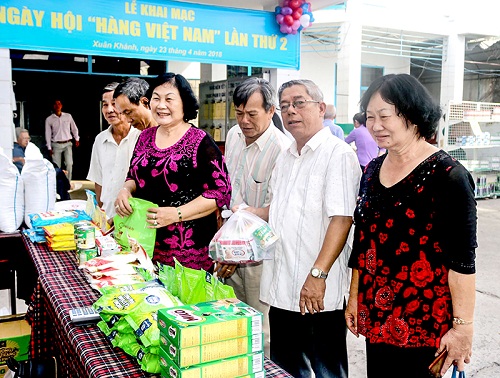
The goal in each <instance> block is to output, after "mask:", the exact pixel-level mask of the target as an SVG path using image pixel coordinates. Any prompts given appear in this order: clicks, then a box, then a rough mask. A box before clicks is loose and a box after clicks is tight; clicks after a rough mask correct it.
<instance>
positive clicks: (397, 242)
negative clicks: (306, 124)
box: [345, 74, 477, 378]
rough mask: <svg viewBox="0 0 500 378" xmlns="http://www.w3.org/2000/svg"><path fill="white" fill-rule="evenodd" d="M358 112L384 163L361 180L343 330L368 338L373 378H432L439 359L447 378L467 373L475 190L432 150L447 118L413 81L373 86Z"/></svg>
mask: <svg viewBox="0 0 500 378" xmlns="http://www.w3.org/2000/svg"><path fill="white" fill-rule="evenodd" d="M361 110H362V111H364V112H366V116H367V120H366V127H367V129H368V130H369V131H370V133H371V134H372V135H373V137H374V138H375V140H376V141H377V143H378V145H379V147H383V148H386V149H387V154H385V155H382V156H379V157H377V158H375V159H374V160H372V161H371V162H370V163H368V165H367V166H366V168H365V172H364V174H363V178H362V181H361V186H360V191H359V196H358V203H357V207H356V211H355V215H354V221H355V237H354V245H353V252H352V254H351V257H350V260H349V266H350V267H351V268H352V280H351V289H350V296H349V302H348V306H347V310H346V314H345V318H346V323H347V326H348V328H349V329H350V331H351V332H352V333H353V334H354V335H356V336H358V335H360V334H361V335H364V336H365V337H366V356H367V372H368V377H400V376H401V375H402V374H403V375H404V376H405V377H415V378H417V377H418V378H421V377H426V376H428V366H429V364H430V363H431V362H432V361H433V359H434V357H435V356H436V355H437V354H438V353H439V352H440V351H443V350H447V351H448V356H447V358H446V360H445V362H444V366H443V368H442V370H441V374H442V375H444V374H445V372H446V370H448V368H449V367H450V365H451V364H452V363H454V364H457V366H458V370H459V371H463V370H464V364H465V363H469V362H470V358H471V351H472V335H473V320H474V302H475V248H476V247H477V242H476V227H477V216H476V215H477V213H476V201H475V199H474V181H473V179H472V177H471V175H470V174H469V172H468V171H467V170H466V169H465V168H464V167H463V166H462V165H461V164H460V163H459V162H458V161H457V160H455V159H453V158H452V157H450V156H449V155H448V154H447V153H446V152H444V151H442V150H439V149H438V148H436V147H435V146H433V145H431V144H430V143H428V142H427V140H426V139H427V138H429V137H431V136H432V135H433V134H434V132H435V130H436V127H437V125H438V122H439V119H440V118H441V110H440V108H439V105H438V104H437V103H436V102H434V100H433V99H432V97H431V96H430V94H429V93H428V92H427V90H426V89H425V87H424V86H423V85H421V84H420V83H419V81H418V80H417V79H415V78H414V77H412V76H410V75H406V74H399V75H394V74H392V75H386V76H383V77H381V78H379V79H376V80H375V81H374V82H373V83H372V84H371V85H370V87H369V88H368V90H367V91H366V92H365V94H364V95H363V97H362V99H361ZM388 356H390V369H388V366H389V365H388V362H387V361H388V360H387V358H388Z"/></svg>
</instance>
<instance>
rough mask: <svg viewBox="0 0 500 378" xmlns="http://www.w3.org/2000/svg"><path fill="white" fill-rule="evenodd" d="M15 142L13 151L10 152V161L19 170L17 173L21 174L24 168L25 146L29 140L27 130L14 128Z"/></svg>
mask: <svg viewBox="0 0 500 378" xmlns="http://www.w3.org/2000/svg"><path fill="white" fill-rule="evenodd" d="M16 140H17V142H14V150H13V151H12V161H13V163H14V165H15V166H16V167H17V169H19V173H21V171H22V169H23V167H24V153H25V152H26V146H27V145H28V143H29V141H30V140H31V138H30V134H29V132H28V130H26V129H23V128H21V127H16Z"/></svg>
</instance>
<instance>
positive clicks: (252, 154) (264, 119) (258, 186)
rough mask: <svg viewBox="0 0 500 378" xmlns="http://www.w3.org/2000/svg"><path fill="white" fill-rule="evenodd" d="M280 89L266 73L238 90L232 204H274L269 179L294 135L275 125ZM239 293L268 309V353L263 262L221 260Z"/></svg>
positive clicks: (230, 141) (230, 147)
mask: <svg viewBox="0 0 500 378" xmlns="http://www.w3.org/2000/svg"><path fill="white" fill-rule="evenodd" d="M275 97H276V92H275V91H274V89H273V87H272V86H271V84H270V83H269V82H268V81H266V80H264V79H261V78H255V77H252V78H249V79H247V80H245V81H244V82H243V83H241V84H240V85H238V86H237V87H236V89H235V90H234V93H233V102H234V107H235V113H236V119H237V120H238V124H237V125H234V126H233V127H232V128H231V129H230V130H229V132H228V134H227V137H226V148H225V151H226V152H225V156H226V164H227V169H228V171H229V177H230V178H231V187H232V195H231V207H232V208H234V207H238V206H240V205H242V204H245V205H249V206H251V207H254V208H262V207H264V206H269V203H270V200H271V198H270V193H269V181H270V180H271V174H272V171H273V168H274V165H275V163H276V159H277V158H278V156H279V155H280V154H281V152H282V151H283V150H285V149H286V148H287V147H288V146H289V145H290V143H291V140H290V139H288V137H287V136H286V135H285V134H284V133H283V132H281V131H280V130H279V129H278V128H277V127H274V126H273V115H274V114H275V113H274V111H275V109H276V106H275V103H276V100H275ZM215 270H216V271H217V275H218V276H219V277H222V278H226V283H227V284H228V285H230V286H232V287H233V288H234V292H235V293H236V296H237V297H238V299H240V300H241V301H243V302H245V303H247V304H249V305H250V306H252V307H254V308H256V309H257V310H259V311H261V312H262V313H263V314H264V321H263V331H264V352H265V355H266V356H267V357H269V355H270V354H269V317H268V312H269V306H268V305H266V304H265V303H262V302H261V301H260V300H259V296H260V281H261V276H262V263H250V264H239V265H234V264H221V263H219V264H217V266H216V268H215Z"/></svg>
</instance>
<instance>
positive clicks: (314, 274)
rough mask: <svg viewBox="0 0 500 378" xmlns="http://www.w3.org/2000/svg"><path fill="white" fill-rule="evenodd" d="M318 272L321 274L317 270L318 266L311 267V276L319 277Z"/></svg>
mask: <svg viewBox="0 0 500 378" xmlns="http://www.w3.org/2000/svg"><path fill="white" fill-rule="evenodd" d="M320 274H321V273H320V272H319V269H318V268H313V269H311V276H313V277H316V278H317V277H319V275H320Z"/></svg>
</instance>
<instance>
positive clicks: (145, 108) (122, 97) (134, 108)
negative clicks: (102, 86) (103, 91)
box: [113, 77, 158, 131]
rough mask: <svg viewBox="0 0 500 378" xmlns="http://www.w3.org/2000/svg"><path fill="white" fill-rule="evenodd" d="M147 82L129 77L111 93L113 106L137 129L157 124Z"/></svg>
mask: <svg viewBox="0 0 500 378" xmlns="http://www.w3.org/2000/svg"><path fill="white" fill-rule="evenodd" d="M148 90H149V84H148V82H147V81H146V80H143V79H140V78H138V77H130V78H128V79H126V80H125V81H124V82H122V83H120V84H119V85H118V87H116V89H115V92H114V94H113V98H114V99H115V107H116V110H117V111H118V112H119V113H122V114H123V115H125V117H127V120H128V122H129V123H130V124H131V125H132V126H133V127H135V128H136V129H138V130H141V131H142V130H144V129H147V128H148V127H151V126H157V125H158V124H157V123H156V121H155V119H154V117H153V115H152V114H151V109H150V106H149V99H148V97H147V93H148Z"/></svg>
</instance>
